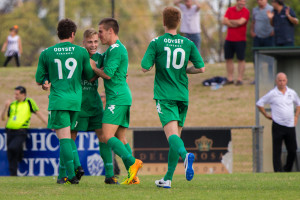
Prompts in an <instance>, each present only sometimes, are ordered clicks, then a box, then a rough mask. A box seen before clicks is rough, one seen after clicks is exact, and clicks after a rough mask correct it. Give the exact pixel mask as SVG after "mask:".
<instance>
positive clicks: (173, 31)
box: [165, 28, 177, 35]
mask: <svg viewBox="0 0 300 200" xmlns="http://www.w3.org/2000/svg"><path fill="white" fill-rule="evenodd" d="M165 33H170V34H172V35H177V29H167V28H165Z"/></svg>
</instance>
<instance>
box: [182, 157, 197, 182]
mask: <svg viewBox="0 0 300 200" xmlns="http://www.w3.org/2000/svg"><path fill="white" fill-rule="evenodd" d="M194 160H195V156H194V154H192V153H187V154H186V157H185V160H184V168H185V178H186V180H188V181H191V180H192V179H193V177H194V169H193V162H194Z"/></svg>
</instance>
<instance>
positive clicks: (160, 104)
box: [156, 100, 189, 127]
mask: <svg viewBox="0 0 300 200" xmlns="http://www.w3.org/2000/svg"><path fill="white" fill-rule="evenodd" d="M188 107H189V102H188V101H175V100H156V109H157V112H158V116H159V119H160V122H161V124H162V126H163V127H164V126H165V125H166V124H167V123H169V122H170V121H178V126H181V127H183V125H184V122H185V118H186V113H187V110H188Z"/></svg>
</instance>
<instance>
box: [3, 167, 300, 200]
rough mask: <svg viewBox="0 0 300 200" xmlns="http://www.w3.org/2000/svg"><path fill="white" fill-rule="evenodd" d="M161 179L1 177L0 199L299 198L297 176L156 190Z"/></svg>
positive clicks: (213, 180) (220, 179) (207, 180)
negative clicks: (113, 181)
mask: <svg viewBox="0 0 300 200" xmlns="http://www.w3.org/2000/svg"><path fill="white" fill-rule="evenodd" d="M160 178H161V176H150V175H149V176H146V175H145V176H140V179H141V184H140V185H105V184H104V183H103V177H83V178H82V180H81V182H80V184H79V185H66V186H64V185H58V184H56V183H55V181H56V179H55V178H54V177H1V178H0V199H9V200H14V199H22V200H26V199H39V200H42V199H49V200H56V199H72V200H75V199H124V200H125V199H143V200H144V199H155V200H156V199H172V200H173V199H201V200H204V199H209V200H217V199H222V200H226V199H229V200H232V199H238V200H242V199H247V200H249V199H255V200H258V199H259V200H261V199H266V200H276V199H284V200H288V199H291V200H297V199H300V192H299V180H300V174H299V173H276V174H275V173H264V174H251V173H249V174H230V175H229V174H227V175H215V174H211V175H196V176H195V177H194V179H193V180H192V181H191V182H188V181H186V180H185V178H184V176H183V175H176V176H174V179H173V182H172V188H171V189H163V188H157V187H156V186H155V185H154V180H156V179H160Z"/></svg>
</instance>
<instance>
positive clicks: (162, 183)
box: [155, 178, 171, 188]
mask: <svg viewBox="0 0 300 200" xmlns="http://www.w3.org/2000/svg"><path fill="white" fill-rule="evenodd" d="M155 185H156V186H157V187H162V188H171V181H170V180H166V181H165V180H164V178H162V179H160V180H157V181H155Z"/></svg>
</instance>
